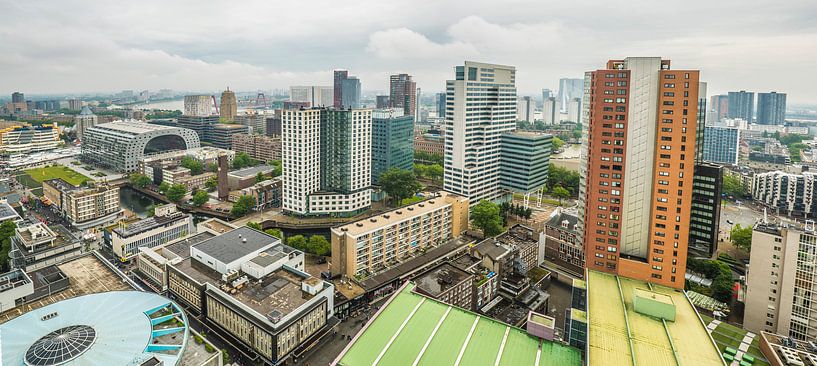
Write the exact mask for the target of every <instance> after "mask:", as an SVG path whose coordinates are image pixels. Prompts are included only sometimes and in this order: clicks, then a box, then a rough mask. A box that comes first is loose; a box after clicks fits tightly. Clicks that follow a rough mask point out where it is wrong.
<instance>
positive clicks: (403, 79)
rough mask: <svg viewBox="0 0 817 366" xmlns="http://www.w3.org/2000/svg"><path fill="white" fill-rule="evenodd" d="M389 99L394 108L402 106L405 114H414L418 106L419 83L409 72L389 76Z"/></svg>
mask: <svg viewBox="0 0 817 366" xmlns="http://www.w3.org/2000/svg"><path fill="white" fill-rule="evenodd" d="M389 97H390V98H389V99H390V101H391V106H392V107H393V108H402V109H403V114H404V115H407V116H413V115H414V113H415V108H416V107H417V84H416V83H415V82H414V81H412V80H411V75H409V74H398V75H392V76H391V78H389Z"/></svg>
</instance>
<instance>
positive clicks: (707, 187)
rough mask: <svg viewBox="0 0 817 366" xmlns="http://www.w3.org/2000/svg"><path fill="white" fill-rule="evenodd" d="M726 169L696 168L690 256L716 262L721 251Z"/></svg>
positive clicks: (706, 166)
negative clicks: (722, 197) (722, 198)
mask: <svg viewBox="0 0 817 366" xmlns="http://www.w3.org/2000/svg"><path fill="white" fill-rule="evenodd" d="M722 187H723V166H721V165H718V164H711V163H698V164H695V174H694V175H693V177H692V210H691V211H690V219H689V252H690V253H691V254H692V255H693V256H700V257H706V258H712V256H714V255H715V252H716V251H717V250H718V232H719V227H720V217H721V192H722Z"/></svg>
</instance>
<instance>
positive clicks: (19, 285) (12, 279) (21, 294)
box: [0, 269, 34, 313]
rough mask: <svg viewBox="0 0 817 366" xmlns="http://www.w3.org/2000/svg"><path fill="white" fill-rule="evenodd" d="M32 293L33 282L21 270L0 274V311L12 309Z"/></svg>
mask: <svg viewBox="0 0 817 366" xmlns="http://www.w3.org/2000/svg"><path fill="white" fill-rule="evenodd" d="M33 293H34V283H33V282H32V281H31V277H29V276H28V275H27V274H26V273H25V272H23V270H21V269H13V270H11V271H10V272H6V273H3V274H0V313H3V312H5V311H6V310H10V309H13V308H15V307H17V306H18V305H20V304H22V303H23V302H24V301H25V298H26V296H29V295H31V294H33Z"/></svg>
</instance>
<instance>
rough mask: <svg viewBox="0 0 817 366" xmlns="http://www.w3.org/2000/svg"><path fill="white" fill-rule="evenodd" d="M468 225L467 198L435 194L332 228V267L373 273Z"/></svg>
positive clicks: (348, 272) (354, 273) (350, 273)
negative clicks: (411, 203) (428, 197)
mask: <svg viewBox="0 0 817 366" xmlns="http://www.w3.org/2000/svg"><path fill="white" fill-rule="evenodd" d="M467 229H468V199H466V198H464V197H460V196H457V195H454V194H450V193H447V192H440V193H439V194H438V196H437V197H432V198H430V199H428V200H425V201H421V202H418V203H415V204H413V205H410V206H406V207H401V208H398V209H395V210H391V211H388V212H385V213H383V214H381V215H378V216H373V217H370V218H367V219H362V220H359V221H356V222H352V223H349V224H346V225H343V226H340V227H336V228H332V229H331V236H332V263H333V268H332V271H333V273H334V274H341V275H345V276H349V277H353V276H361V275H368V276H370V275H373V274H376V273H379V272H382V271H384V270H386V269H388V268H389V267H391V266H393V265H395V264H397V263H400V262H401V261H403V260H405V259H407V258H409V257H411V256H412V255H413V254H415V253H417V252H418V251H420V250H428V249H431V248H434V247H436V246H439V245H441V244H443V243H445V242H447V241H448V240H449V239H453V238H456V237H458V236H459V235H460V234H461V233H462V232H463V231H465V230H467Z"/></svg>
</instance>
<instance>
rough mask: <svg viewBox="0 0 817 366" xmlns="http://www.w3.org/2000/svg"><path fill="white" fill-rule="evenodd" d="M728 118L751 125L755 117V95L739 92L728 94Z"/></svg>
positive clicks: (743, 91)
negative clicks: (738, 119)
mask: <svg viewBox="0 0 817 366" xmlns="http://www.w3.org/2000/svg"><path fill="white" fill-rule="evenodd" d="M727 115H728V116H729V118H743V119H745V120H746V121H747V122H749V123H752V117H754V115H755V93H754V92H747V91H745V90H741V91H739V92H729V110H728V112H727Z"/></svg>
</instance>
